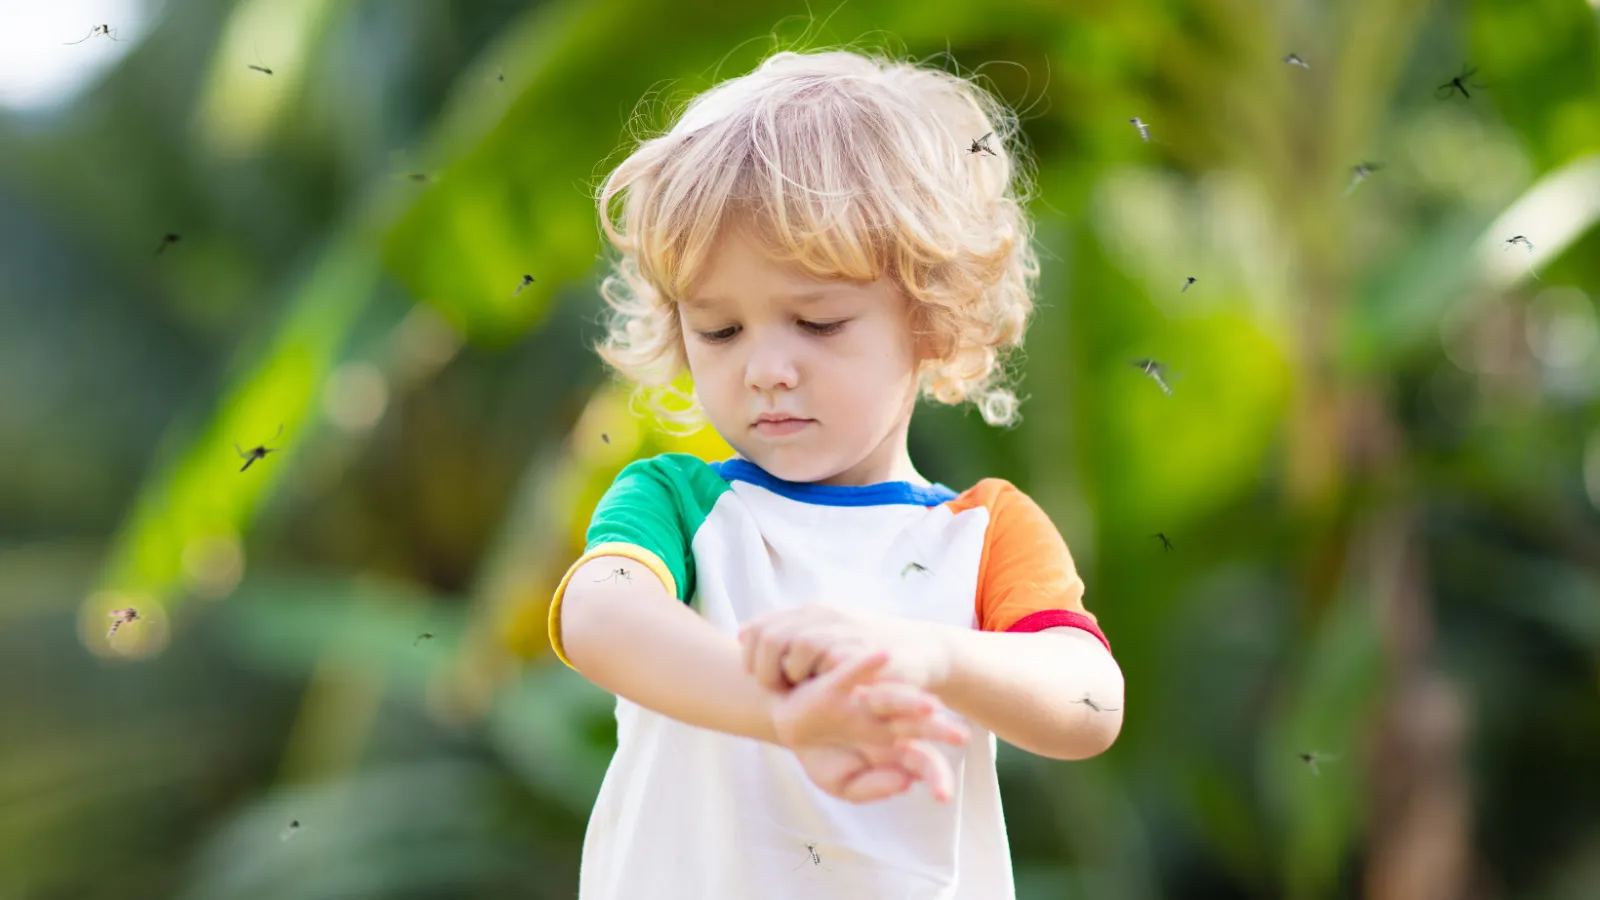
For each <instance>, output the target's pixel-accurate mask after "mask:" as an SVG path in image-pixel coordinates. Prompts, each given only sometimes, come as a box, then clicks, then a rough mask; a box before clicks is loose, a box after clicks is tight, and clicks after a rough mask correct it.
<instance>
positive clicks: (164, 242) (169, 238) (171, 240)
mask: <svg viewBox="0 0 1600 900" xmlns="http://www.w3.org/2000/svg"><path fill="white" fill-rule="evenodd" d="M181 240H183V235H181V234H174V233H172V232H170V231H169V232H167V233H166V234H164V235H162V236H161V246H159V247H157V248H156V254H155V255H156V256H160V255H161V254H162V252H164V251H165V250H166V249H167V248H168V247H170V246H172V245H173V244H176V243H177V242H179V241H181Z"/></svg>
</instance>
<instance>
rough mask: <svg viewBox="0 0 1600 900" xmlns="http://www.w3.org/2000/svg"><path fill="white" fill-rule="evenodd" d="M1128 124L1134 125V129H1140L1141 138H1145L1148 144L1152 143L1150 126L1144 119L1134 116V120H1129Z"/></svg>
mask: <svg viewBox="0 0 1600 900" xmlns="http://www.w3.org/2000/svg"><path fill="white" fill-rule="evenodd" d="M1128 122H1129V124H1131V125H1133V127H1135V128H1137V129H1139V137H1141V138H1143V139H1144V142H1145V143H1146V144H1148V143H1150V126H1149V125H1148V124H1146V122H1145V121H1144V120H1143V119H1141V118H1139V117H1138V116H1134V117H1133V118H1131V119H1129V120H1128Z"/></svg>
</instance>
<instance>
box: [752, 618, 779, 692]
mask: <svg viewBox="0 0 1600 900" xmlns="http://www.w3.org/2000/svg"><path fill="white" fill-rule="evenodd" d="M788 647H789V638H788V636H787V635H784V634H782V633H780V632H777V631H767V632H765V633H763V634H762V635H761V637H760V638H759V639H757V640H756V652H755V661H754V662H753V663H752V665H751V669H750V671H751V674H753V675H755V676H756V681H757V682H759V683H760V684H761V686H762V687H765V688H767V689H768V690H774V691H781V690H785V689H787V688H788V687H789V682H788V681H786V680H785V679H784V677H783V654H784V651H785V650H787V649H788Z"/></svg>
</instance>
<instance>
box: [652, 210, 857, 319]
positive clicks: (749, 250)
mask: <svg viewBox="0 0 1600 900" xmlns="http://www.w3.org/2000/svg"><path fill="white" fill-rule="evenodd" d="M874 284H875V282H860V281H856V280H853V279H847V278H827V277H823V276H818V275H815V274H813V273H812V272H810V271H808V270H807V269H805V268H804V267H802V266H801V265H799V264H798V263H795V262H792V261H788V260H783V259H779V258H778V257H777V256H776V255H775V254H773V253H772V251H770V250H769V249H767V248H766V247H764V246H763V245H762V244H761V242H760V240H759V239H758V238H757V237H756V236H754V235H752V234H751V233H750V232H749V231H748V230H747V229H744V228H737V227H735V228H727V229H724V230H723V232H722V233H721V234H719V235H718V236H717V239H716V241H715V243H714V244H713V245H712V248H711V252H710V253H709V255H708V256H707V258H706V262H705V266H704V268H703V269H702V270H701V271H700V273H699V277H698V278H697V279H696V282H695V284H694V286H693V287H692V288H691V289H690V290H689V291H688V292H687V294H686V296H684V297H683V298H682V301H681V302H682V305H683V306H685V307H687V308H688V309H691V310H695V309H705V308H707V307H713V306H720V305H723V304H725V303H730V302H734V301H736V299H738V298H741V297H749V296H751V295H752V294H754V295H757V296H758V297H759V298H761V299H770V300H773V301H778V302H784V303H790V304H798V305H806V304H813V303H820V302H823V301H825V300H829V299H835V298H840V297H846V296H852V295H859V294H860V293H862V292H864V291H870V290H871V289H872V288H873V286H874Z"/></svg>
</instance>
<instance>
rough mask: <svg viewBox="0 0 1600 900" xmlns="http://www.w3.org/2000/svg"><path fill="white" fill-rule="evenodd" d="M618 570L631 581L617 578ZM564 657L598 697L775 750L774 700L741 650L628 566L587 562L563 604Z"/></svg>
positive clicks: (623, 561)
mask: <svg viewBox="0 0 1600 900" xmlns="http://www.w3.org/2000/svg"><path fill="white" fill-rule="evenodd" d="M618 569H624V570H626V571H627V572H628V573H629V577H627V578H619V577H615V575H614V573H615V572H616V571H617V570H618ZM559 628H560V629H561V632H560V634H561V647H562V649H563V650H565V652H566V656H567V659H569V660H571V662H572V667H573V668H575V669H577V670H578V671H579V672H580V673H582V674H583V676H584V677H586V678H588V679H589V680H590V681H592V682H594V683H595V684H597V685H599V686H600V687H602V688H605V689H606V690H608V691H610V692H611V693H613V694H617V695H619V696H622V697H626V698H628V699H629V700H632V701H633V702H635V703H637V704H639V705H640V706H644V707H647V708H649V709H653V710H655V711H656V712H659V713H661V714H663V715H666V716H671V717H672V718H674V719H677V720H678V721H680V722H686V723H688V724H690V725H697V726H699V727H701V728H710V729H714V730H716V731H722V732H726V733H728V734H735V735H739V736H741V737H749V738H755V739H756V740H759V741H766V742H768V743H778V735H777V732H776V731H775V729H774V726H773V716H772V712H773V705H774V702H775V700H776V699H777V698H776V697H775V695H773V694H772V693H771V692H770V691H767V690H766V689H764V688H763V687H761V685H760V684H759V683H757V682H756V680H755V679H753V678H751V677H750V676H749V675H748V674H747V673H746V672H745V671H744V667H743V666H742V665H741V664H740V659H739V648H738V644H737V643H736V642H734V641H732V640H730V639H729V638H728V636H727V635H725V634H721V633H719V632H718V631H717V630H716V629H715V628H713V627H711V625H709V624H707V623H706V621H705V620H704V619H702V618H700V616H699V615H698V614H696V613H695V611H694V610H693V609H691V608H689V607H688V606H687V605H685V604H683V603H680V602H678V600H677V599H676V598H675V597H673V596H672V595H671V594H669V593H668V592H667V588H666V585H664V584H662V583H661V579H659V578H657V577H656V576H655V575H654V574H653V573H652V572H651V571H650V570H649V569H647V568H646V567H644V566H642V565H640V564H638V563H637V562H635V561H634V560H632V559H628V558H625V557H620V556H601V557H596V558H594V559H591V560H589V561H588V562H587V563H585V564H584V565H583V566H581V567H579V569H578V571H576V572H574V573H573V575H572V578H571V579H570V580H569V582H568V584H567V588H566V592H565V593H564V594H563V595H562V597H561V612H560V623H559Z"/></svg>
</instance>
